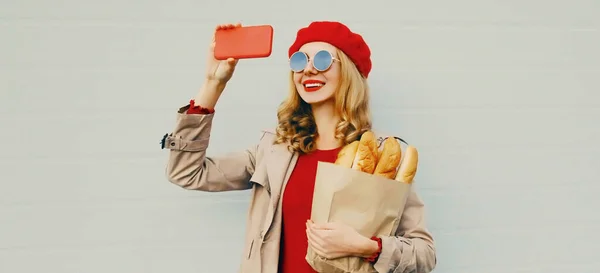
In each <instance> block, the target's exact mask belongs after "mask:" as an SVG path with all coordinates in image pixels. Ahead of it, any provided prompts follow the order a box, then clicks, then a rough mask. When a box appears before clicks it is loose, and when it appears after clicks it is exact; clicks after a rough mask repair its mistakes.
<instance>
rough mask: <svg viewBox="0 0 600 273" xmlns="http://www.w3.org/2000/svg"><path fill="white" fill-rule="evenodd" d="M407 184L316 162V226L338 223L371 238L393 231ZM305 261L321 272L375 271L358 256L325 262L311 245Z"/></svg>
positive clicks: (314, 219)
mask: <svg viewBox="0 0 600 273" xmlns="http://www.w3.org/2000/svg"><path fill="white" fill-rule="evenodd" d="M410 187H411V185H410V184H407V183H403V182H400V181H396V180H392V179H387V178H384V177H381V176H375V175H372V174H368V173H364V172H360V171H357V170H353V169H350V168H346V167H342V166H338V165H335V164H332V163H327V162H319V164H318V169H317V177H316V181H315V190H314V197H313V203H312V214H311V220H312V221H313V222H315V223H328V222H341V223H344V224H347V225H349V226H351V227H353V228H355V229H356V230H357V231H358V232H359V233H360V234H362V235H364V236H366V237H371V236H375V235H378V236H380V235H391V234H394V233H395V232H396V229H397V228H398V224H399V222H400V216H401V215H402V212H403V210H404V205H405V204H406V199H407V198H408V194H409V192H410ZM306 261H307V262H308V263H309V264H310V265H311V266H312V268H313V269H315V270H316V271H318V272H322V273H337V272H340V273H350V272H352V273H358V272H377V271H376V270H375V269H374V268H373V266H372V265H371V264H370V263H369V262H366V261H364V259H363V258H360V257H342V258H338V259H333V260H326V259H325V258H323V257H320V256H318V255H317V254H316V253H315V252H314V251H313V250H312V249H311V248H310V246H309V247H308V249H307V254H306Z"/></svg>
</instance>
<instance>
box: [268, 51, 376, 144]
mask: <svg viewBox="0 0 600 273" xmlns="http://www.w3.org/2000/svg"><path fill="white" fill-rule="evenodd" d="M337 56H338V59H339V60H340V65H341V67H340V83H339V86H338V90H336V92H335V95H334V96H335V108H336V111H337V114H338V116H339V117H340V122H339V123H338V124H337V126H336V128H335V137H336V138H337V139H340V140H342V143H343V144H344V145H346V144H348V143H351V142H352V141H354V140H357V139H359V138H360V136H361V135H362V133H364V132H365V131H367V130H370V129H371V125H372V124H371V111H370V108H369V85H368V84H367V80H366V79H365V78H364V77H362V75H361V74H360V72H359V71H358V69H357V68H356V66H355V65H354V63H353V62H352V61H351V60H350V58H349V57H348V56H347V55H346V54H344V52H342V51H341V50H339V49H338V50H337ZM277 118H278V125H277V129H276V134H277V137H276V139H275V143H276V144H281V143H286V144H287V145H288V148H289V149H290V150H291V151H293V152H298V153H301V154H306V153H310V152H312V151H314V150H315V149H316V147H315V146H316V145H315V139H316V137H317V136H318V133H317V126H316V124H315V120H314V117H313V114H312V109H311V106H310V104H308V103H306V102H305V101H304V100H302V98H301V97H300V95H299V94H298V91H297V90H296V85H295V84H294V72H290V87H289V95H288V97H287V99H286V100H284V101H283V102H282V103H281V105H280V106H279V108H278V110H277Z"/></svg>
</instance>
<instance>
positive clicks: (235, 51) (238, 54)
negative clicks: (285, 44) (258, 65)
mask: <svg viewBox="0 0 600 273" xmlns="http://www.w3.org/2000/svg"><path fill="white" fill-rule="evenodd" d="M215 42H216V44H215V59H217V60H226V59H227V58H234V59H250V58H264V57H269V56H270V55H271V51H272V49H273V27H272V26H270V25H258V26H244V27H237V28H231V29H220V30H217V32H216V33H215Z"/></svg>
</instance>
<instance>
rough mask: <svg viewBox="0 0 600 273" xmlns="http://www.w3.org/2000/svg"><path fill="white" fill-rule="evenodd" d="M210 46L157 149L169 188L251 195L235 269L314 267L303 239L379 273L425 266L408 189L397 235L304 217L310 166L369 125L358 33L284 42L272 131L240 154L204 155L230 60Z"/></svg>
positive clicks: (428, 260)
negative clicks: (285, 58) (198, 78)
mask: <svg viewBox="0 0 600 273" xmlns="http://www.w3.org/2000/svg"><path fill="white" fill-rule="evenodd" d="M239 26H240V25H239V24H238V25H221V26H218V27H217V29H219V28H232V27H239ZM213 48H214V42H213V45H212V46H211V47H210V50H209V56H208V59H209V62H208V66H207V75H206V76H207V78H206V80H205V82H204V85H203V87H202V89H201V90H200V92H199V94H198V96H197V97H196V98H195V99H194V100H191V101H190V104H189V105H187V106H184V107H182V108H180V110H179V113H178V118H177V123H176V125H175V129H174V130H173V132H172V133H171V134H169V135H165V137H164V138H163V142H162V147H163V148H168V149H170V155H169V162H168V166H167V175H168V178H169V180H170V181H171V182H172V183H174V184H176V185H179V186H181V187H183V188H185V189H191V190H201V191H211V192H216V191H231V190H246V189H249V190H251V191H252V192H251V196H252V199H251V204H250V208H249V212H248V218H247V223H246V226H247V231H246V242H245V251H244V257H243V259H242V265H241V272H252V273H256V272H265V273H266V272H268V273H275V272H283V273H304V272H306V273H308V272H314V271H313V270H312V268H311V267H310V265H309V264H308V263H307V262H306V260H305V255H306V249H307V246H308V245H310V246H312V247H313V248H314V249H315V251H316V252H317V253H318V254H319V255H321V256H323V257H326V258H329V259H333V258H337V257H344V256H358V257H364V258H365V259H366V260H367V261H369V262H372V263H373V264H374V267H375V269H376V270H377V271H378V272H406V273H408V272H420V273H426V272H430V271H432V270H433V268H434V267H435V264H436V255H435V247H434V242H433V238H432V236H431V235H430V233H429V232H428V231H427V229H426V227H425V220H424V216H423V206H424V205H423V202H422V201H421V199H420V198H419V197H418V196H417V194H416V193H414V192H412V193H411V195H410V196H409V198H408V202H407V205H406V209H405V210H404V212H403V215H402V221H401V223H400V226H399V228H398V232H397V234H396V236H383V237H381V238H377V237H374V238H367V237H364V236H362V235H360V234H359V233H357V232H356V231H355V230H353V229H352V228H350V227H348V226H345V225H343V224H323V225H317V224H314V223H312V222H310V221H309V218H310V210H311V204H312V191H313V189H314V180H315V175H316V166H317V162H318V161H326V162H333V161H335V158H336V156H337V152H338V151H339V150H340V148H341V147H342V146H343V145H345V144H347V143H350V142H352V141H354V140H356V139H359V138H360V136H361V134H362V133H363V132H364V131H366V130H370V129H371V120H370V112H369V88H368V85H367V77H368V75H369V72H370V70H371V60H370V55H371V53H370V50H369V47H368V46H367V44H366V43H365V42H364V40H363V38H362V37H361V36H360V35H359V34H356V33H353V32H352V31H351V30H350V29H348V28H347V27H346V26H345V25H343V24H341V23H338V22H313V23H311V24H310V25H309V26H308V27H305V28H303V29H301V30H299V31H298V33H297V37H296V41H295V42H294V44H292V45H291V46H290V48H289V57H290V59H289V62H290V67H291V70H292V71H291V73H290V93H289V97H288V98H287V100H285V101H284V102H283V103H282V105H281V106H280V108H279V110H278V113H277V116H278V120H279V124H278V126H277V128H276V130H274V131H264V132H263V134H262V137H261V138H260V140H259V141H258V144H257V145H254V146H252V147H250V148H248V149H247V150H245V151H243V152H239V153H233V154H229V155H225V156H220V157H210V156H206V149H207V147H208V144H209V136H210V131H211V126H212V120H213V116H214V115H215V113H214V107H215V105H216V103H217V100H218V98H219V97H220V95H221V94H222V92H223V90H224V89H225V86H226V84H227V81H228V80H229V79H230V78H231V77H232V75H233V72H234V69H235V66H236V64H237V60H233V59H229V60H226V61H217V60H215V59H214V57H213V51H212V50H213ZM240 133H241V132H240Z"/></svg>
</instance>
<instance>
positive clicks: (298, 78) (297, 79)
mask: <svg viewBox="0 0 600 273" xmlns="http://www.w3.org/2000/svg"><path fill="white" fill-rule="evenodd" d="M301 80H302V73H294V83H295V84H300V81H301Z"/></svg>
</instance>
